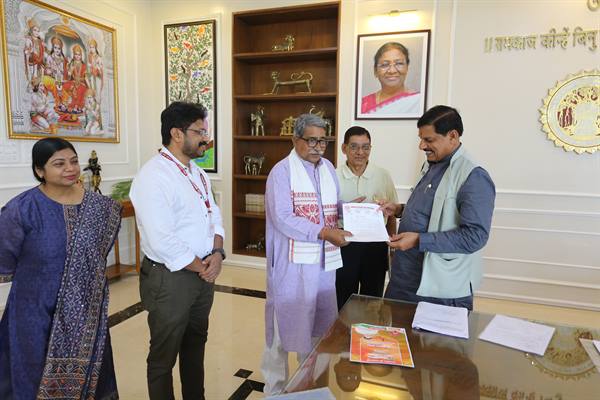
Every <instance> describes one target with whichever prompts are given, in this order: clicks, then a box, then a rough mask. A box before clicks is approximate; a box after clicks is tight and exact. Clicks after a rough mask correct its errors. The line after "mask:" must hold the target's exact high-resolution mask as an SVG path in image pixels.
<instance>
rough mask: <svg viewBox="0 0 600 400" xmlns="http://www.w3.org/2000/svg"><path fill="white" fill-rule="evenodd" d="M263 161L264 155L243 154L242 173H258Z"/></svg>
mask: <svg viewBox="0 0 600 400" xmlns="http://www.w3.org/2000/svg"><path fill="white" fill-rule="evenodd" d="M264 162H265V155H264V154H263V155H260V156H251V155H245V156H244V173H245V174H246V175H260V170H261V169H262V165H263V163H264Z"/></svg>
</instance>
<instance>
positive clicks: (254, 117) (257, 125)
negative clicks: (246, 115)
mask: <svg viewBox="0 0 600 400" xmlns="http://www.w3.org/2000/svg"><path fill="white" fill-rule="evenodd" d="M264 118H265V108H264V107H263V106H261V105H259V106H256V112H255V113H250V135H251V136H265V125H264Z"/></svg>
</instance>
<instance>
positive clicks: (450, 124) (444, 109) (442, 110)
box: [417, 106, 463, 136]
mask: <svg viewBox="0 0 600 400" xmlns="http://www.w3.org/2000/svg"><path fill="white" fill-rule="evenodd" d="M425 125H432V126H433V129H434V130H435V133H438V134H440V135H443V136H446V135H447V134H448V132H450V131H451V130H456V131H457V132H458V136H462V134H463V123H462V118H461V117H460V114H459V113H458V111H457V110H456V108H452V107H448V106H435V107H431V108H430V109H429V110H427V111H425V114H423V115H422V116H421V118H419V120H418V121H417V128H420V127H422V126H425Z"/></svg>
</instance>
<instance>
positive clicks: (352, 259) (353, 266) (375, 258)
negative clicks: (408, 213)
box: [335, 242, 389, 310]
mask: <svg viewBox="0 0 600 400" xmlns="http://www.w3.org/2000/svg"><path fill="white" fill-rule="evenodd" d="M342 262H343V264H344V266H343V267H342V268H339V269H337V270H336V275H335V290H336V293H337V304H338V310H340V309H341V308H342V306H343V305H344V303H346V301H347V300H348V298H349V297H350V296H351V295H352V294H353V293H360V294H365V295H368V296H376V297H381V296H382V295H383V286H384V284H385V273H386V271H387V269H388V266H389V258H388V245H387V243H385V242H377V243H359V242H352V243H350V244H349V245H347V246H344V247H342ZM359 290H360V292H359Z"/></svg>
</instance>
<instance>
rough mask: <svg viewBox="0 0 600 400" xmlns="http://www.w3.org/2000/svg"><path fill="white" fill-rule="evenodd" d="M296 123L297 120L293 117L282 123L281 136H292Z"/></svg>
mask: <svg viewBox="0 0 600 400" xmlns="http://www.w3.org/2000/svg"><path fill="white" fill-rule="evenodd" d="M294 123H296V118H294V117H292V116H291V115H290V116H289V117H287V118H286V119H284V120H283V121H281V131H280V132H279V136H292V135H293V134H294Z"/></svg>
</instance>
